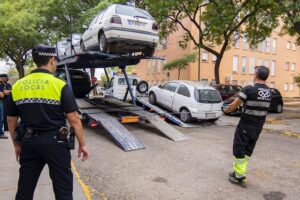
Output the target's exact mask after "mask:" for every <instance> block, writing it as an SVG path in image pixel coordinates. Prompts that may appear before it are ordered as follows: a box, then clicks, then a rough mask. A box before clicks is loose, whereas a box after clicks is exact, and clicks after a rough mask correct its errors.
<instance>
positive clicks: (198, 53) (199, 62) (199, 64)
mask: <svg viewBox="0 0 300 200" xmlns="http://www.w3.org/2000/svg"><path fill="white" fill-rule="evenodd" d="M199 24H200V28H201V6H200V9H199ZM200 53H201V52H200V30H199V45H198V81H200V60H201V59H200Z"/></svg>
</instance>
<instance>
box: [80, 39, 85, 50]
mask: <svg viewBox="0 0 300 200" xmlns="http://www.w3.org/2000/svg"><path fill="white" fill-rule="evenodd" d="M80 49H81V50H82V51H85V46H84V44H83V41H82V40H81V41H80Z"/></svg>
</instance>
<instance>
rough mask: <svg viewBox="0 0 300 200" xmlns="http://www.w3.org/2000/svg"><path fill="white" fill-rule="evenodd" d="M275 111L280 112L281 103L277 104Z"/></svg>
mask: <svg viewBox="0 0 300 200" xmlns="http://www.w3.org/2000/svg"><path fill="white" fill-rule="evenodd" d="M275 111H276V112H277V113H282V111H283V106H282V104H278V105H277V106H276V110H275Z"/></svg>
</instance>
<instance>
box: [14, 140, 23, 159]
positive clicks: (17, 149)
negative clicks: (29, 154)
mask: <svg viewBox="0 0 300 200" xmlns="http://www.w3.org/2000/svg"><path fill="white" fill-rule="evenodd" d="M14 147H15V154H16V160H17V162H19V159H20V153H21V145H20V144H18V143H15V144H14Z"/></svg>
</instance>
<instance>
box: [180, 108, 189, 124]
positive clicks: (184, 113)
mask: <svg viewBox="0 0 300 200" xmlns="http://www.w3.org/2000/svg"><path fill="white" fill-rule="evenodd" d="M180 119H181V121H183V122H185V123H188V122H191V121H192V115H191V113H190V111H188V109H186V108H182V109H181V110H180Z"/></svg>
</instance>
